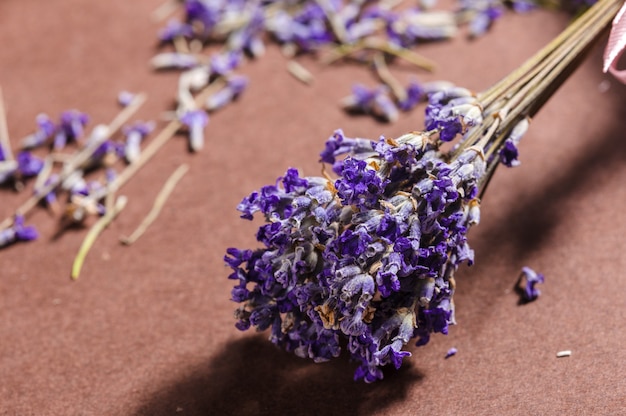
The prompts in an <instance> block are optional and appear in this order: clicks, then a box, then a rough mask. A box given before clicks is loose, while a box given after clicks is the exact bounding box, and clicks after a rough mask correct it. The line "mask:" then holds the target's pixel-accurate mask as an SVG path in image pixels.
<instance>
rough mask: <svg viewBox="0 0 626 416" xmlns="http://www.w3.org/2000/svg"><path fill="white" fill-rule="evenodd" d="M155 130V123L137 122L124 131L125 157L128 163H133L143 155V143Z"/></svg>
mask: <svg viewBox="0 0 626 416" xmlns="http://www.w3.org/2000/svg"><path fill="white" fill-rule="evenodd" d="M152 130H154V123H153V122H142V121H139V122H136V123H134V124H132V125H130V126H127V127H125V128H124V129H123V133H124V135H125V136H126V143H125V145H124V157H125V158H126V161H127V162H128V163H133V162H134V161H135V160H137V158H139V154H140V153H141V141H142V140H143V139H144V137H146V136H147V135H148V134H150V133H151V132H152Z"/></svg>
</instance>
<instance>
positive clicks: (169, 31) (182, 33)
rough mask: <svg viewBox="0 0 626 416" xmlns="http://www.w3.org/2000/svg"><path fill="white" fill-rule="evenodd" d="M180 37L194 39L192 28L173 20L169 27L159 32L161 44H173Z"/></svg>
mask: <svg viewBox="0 0 626 416" xmlns="http://www.w3.org/2000/svg"><path fill="white" fill-rule="evenodd" d="M178 37H183V38H191V37H193V29H192V27H191V26H190V25H189V24H187V23H181V22H179V21H176V20H173V19H172V20H170V21H168V22H167V25H166V26H165V27H164V28H163V29H161V31H160V32H159V40H160V41H161V42H172V41H174V39H175V38H178Z"/></svg>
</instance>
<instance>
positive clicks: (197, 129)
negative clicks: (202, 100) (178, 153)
mask: <svg viewBox="0 0 626 416" xmlns="http://www.w3.org/2000/svg"><path fill="white" fill-rule="evenodd" d="M180 122H181V123H183V124H184V125H185V126H187V128H188V129H189V147H190V149H191V150H192V151H193V152H197V151H199V150H201V149H202V147H204V128H205V127H206V125H207V124H209V116H208V115H207V113H206V112H205V111H203V110H190V111H187V112H186V113H184V114H183V115H182V116H181V117H180Z"/></svg>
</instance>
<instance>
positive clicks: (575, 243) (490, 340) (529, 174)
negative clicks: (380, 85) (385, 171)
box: [0, 0, 626, 415]
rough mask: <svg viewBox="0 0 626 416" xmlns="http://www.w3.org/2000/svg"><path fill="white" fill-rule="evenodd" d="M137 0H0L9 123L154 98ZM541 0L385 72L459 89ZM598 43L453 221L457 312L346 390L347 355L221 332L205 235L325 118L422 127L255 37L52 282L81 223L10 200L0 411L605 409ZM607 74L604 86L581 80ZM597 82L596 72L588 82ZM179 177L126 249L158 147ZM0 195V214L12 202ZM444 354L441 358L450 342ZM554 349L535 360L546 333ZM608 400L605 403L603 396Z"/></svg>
mask: <svg viewBox="0 0 626 416" xmlns="http://www.w3.org/2000/svg"><path fill="white" fill-rule="evenodd" d="M159 4H160V1H159V0H135V1H133V2H129V1H124V0H107V1H98V2H96V1H87V0H48V1H37V0H3V1H2V2H0V40H1V47H0V85H1V86H2V89H3V93H4V100H5V104H6V107H7V113H8V122H9V132H10V134H11V137H12V140H13V143H14V145H15V146H17V144H18V142H19V139H20V138H21V137H23V136H25V135H26V134H28V133H30V132H31V131H32V130H33V129H34V126H35V124H34V118H35V116H36V115H37V114H38V113H39V112H46V113H48V114H49V115H51V116H52V117H57V116H58V115H59V114H60V112H61V111H63V110H65V109H68V108H77V109H80V110H82V111H86V112H88V113H89V114H90V115H91V117H92V123H91V124H90V125H91V126H93V125H94V124H95V123H97V122H108V121H109V120H111V119H112V118H113V117H114V115H115V114H116V113H117V111H118V108H117V106H116V103H115V99H116V96H117V93H118V92H119V91H120V90H122V89H127V90H131V91H144V92H146V93H148V95H149V98H148V102H147V104H145V105H144V107H143V108H142V109H141V111H140V112H139V114H138V115H137V117H136V118H137V119H156V118H157V117H158V116H159V115H160V114H161V112H162V111H163V110H165V109H167V108H169V106H170V105H171V102H172V98H173V92H174V88H175V85H176V81H177V74H175V73H163V74H155V73H153V72H151V71H150V70H149V68H148V61H149V59H150V57H151V56H152V55H153V53H154V51H155V46H156V41H155V39H156V32H157V30H158V28H159V27H160V26H161V24H157V23H155V22H153V21H152V20H151V19H150V13H151V12H152V10H154V9H155V8H156V7H157V6H158V5H159ZM566 23H567V17H566V16H565V15H562V14H557V13H552V12H547V11H537V12H533V13H530V14H527V15H512V14H507V15H506V16H505V17H504V18H503V19H502V20H501V21H499V22H498V24H496V26H495V27H494V29H493V30H492V31H491V33H489V34H488V35H487V36H485V37H484V38H481V39H478V40H476V41H468V40H467V39H465V38H463V37H462V36H461V37H459V38H458V39H456V40H455V41H453V42H449V43H437V44H428V45H424V46H423V47H422V48H421V49H420V51H421V53H423V54H424V55H426V56H428V57H430V58H432V59H434V60H435V61H436V62H438V63H439V68H438V70H437V71H436V73H435V74H426V73H424V72H421V71H415V70H414V69H413V68H411V67H410V66H409V65H406V64H402V63H398V64H397V65H395V66H394V67H393V68H392V70H393V71H394V73H395V74H396V75H397V76H398V77H399V78H401V79H402V80H403V81H406V80H408V79H409V77H410V76H411V75H412V74H415V75H417V76H418V77H419V79H420V80H424V81H425V80H433V79H446V80H451V81H454V82H456V83H458V84H460V85H463V86H466V87H469V88H471V89H474V90H481V89H483V88H486V87H487V86H489V85H490V84H492V83H494V82H495V81H497V80H498V79H499V78H500V77H502V76H504V75H506V74H507V73H508V72H509V71H510V70H512V69H513V68H515V67H516V66H517V65H519V64H520V63H522V62H523V61H524V60H525V59H526V58H527V57H529V56H530V55H531V54H532V53H534V52H535V51H536V50H538V49H539V48H540V47H541V46H542V45H544V44H545V43H547V42H548V41H549V40H550V39H552V38H553V37H554V36H555V35H556V34H557V33H559V31H560V30H561V29H563V28H564V27H565V25H566ZM600 57H601V48H600V47H598V48H596V49H595V50H594V51H593V53H592V55H591V56H590V58H589V59H588V60H587V61H586V63H585V64H584V66H583V67H582V68H581V69H580V70H579V71H577V72H576V73H575V74H574V75H573V76H572V77H571V79H570V80H569V81H568V82H567V83H566V84H565V85H564V86H563V87H562V89H561V90H560V91H559V92H558V93H557V95H556V96H555V97H554V98H553V99H552V100H551V101H550V102H549V103H548V104H547V106H546V107H545V108H544V110H543V111H542V112H541V113H540V114H539V115H538V116H537V117H536V119H535V120H534V122H533V125H532V128H531V131H530V132H529V133H528V135H527V136H526V137H525V138H524V140H523V142H522V146H521V152H522V154H521V160H522V165H521V166H520V167H518V168H516V169H512V170H506V169H500V170H499V171H498V172H497V174H496V176H495V178H494V180H493V181H492V183H491V185H490V188H489V190H488V191H487V193H486V197H485V199H484V203H483V211H482V214H483V222H482V223H481V224H480V226H478V227H477V228H476V229H475V230H474V231H472V233H471V235H470V242H471V243H473V248H474V249H475V250H476V260H477V262H476V265H475V266H473V267H471V268H467V267H463V268H462V269H461V270H460V271H459V273H458V277H457V282H458V294H457V295H456V305H457V320H458V325H457V326H455V327H453V328H451V331H450V334H449V335H448V336H443V335H438V336H434V337H433V339H432V341H431V343H430V344H429V345H427V346H426V347H422V348H415V347H410V350H411V351H412V352H413V357H412V358H410V359H408V360H405V365H404V366H403V369H402V370H401V371H399V372H393V371H392V372H388V373H386V378H385V380H384V381H383V382H381V383H378V384H375V385H365V384H361V383H354V382H353V381H352V373H353V370H354V366H353V365H352V364H351V363H349V362H348V361H347V360H345V359H339V360H336V361H334V362H330V363H326V364H312V363H309V362H308V361H304V360H302V359H299V358H297V357H294V356H291V355H288V354H286V353H284V352H282V351H280V350H277V349H275V348H274V347H273V346H272V345H271V344H270V343H269V342H268V341H266V337H267V334H256V333H254V332H246V333H241V332H239V331H238V330H236V329H235V328H234V325H233V324H234V320H233V317H232V312H233V310H234V308H235V304H234V303H232V302H231V301H230V300H229V297H230V288H231V285H232V282H231V281H229V280H227V279H226V276H227V275H228V270H227V269H226V268H225V267H224V265H223V263H222V257H223V254H224V252H225V249H226V248H227V247H229V246H236V247H240V248H244V247H251V246H253V245H254V244H255V241H254V233H255V232H256V229H255V225H256V223H249V222H246V221H242V220H239V219H238V214H237V212H236V211H235V206H236V204H237V203H238V202H239V201H240V199H241V198H242V197H243V196H244V195H246V194H248V193H249V192H250V191H252V190H254V189H258V188H259V187H260V186H262V185H264V184H267V183H271V182H273V181H274V180H275V178H276V177H277V176H279V175H281V174H282V173H284V171H285V169H286V168H287V167H289V166H294V167H298V168H299V169H300V171H301V172H302V173H303V174H306V175H316V174H318V173H319V171H320V167H319V164H318V163H317V159H318V153H319V151H320V150H321V148H322V146H323V143H324V141H325V140H326V138H327V137H328V136H329V135H330V134H331V133H332V131H333V130H334V129H336V128H339V127H341V128H343V129H344V131H345V132H346V134H348V135H349V136H361V137H370V138H377V137H378V136H379V135H381V134H384V135H386V136H391V137H395V136H398V135H400V134H402V133H404V132H406V131H409V130H415V129H419V128H421V127H422V120H423V116H422V110H417V111H415V112H413V113H412V114H408V115H403V116H402V117H401V120H400V121H399V122H398V123H396V124H393V125H385V124H379V123H376V122H375V121H373V120H371V119H369V118H367V117H352V118H351V117H348V116H346V115H344V114H343V113H342V112H341V111H339V109H338V105H337V103H338V101H339V100H340V99H341V98H342V97H343V96H345V95H347V94H348V92H349V88H350V85H351V83H352V82H353V81H361V82H364V83H367V84H370V85H371V84H373V82H374V78H373V76H372V75H371V74H370V73H369V72H368V71H366V70H365V69H364V68H361V67H357V66H354V65H339V66H335V67H331V68H329V67H324V66H322V65H321V64H319V63H317V62H316V61H315V60H313V59H311V58H305V59H303V60H302V63H303V64H304V65H305V66H307V67H308V68H310V69H311V71H312V72H314V74H315V76H316V80H315V83H314V85H313V86H311V87H306V86H304V85H302V84H300V83H299V82H297V81H296V80H294V79H293V78H292V77H290V76H289V75H288V74H287V73H286V71H285V60H284V58H283V57H282V56H281V55H280V53H279V52H278V50H277V48H275V47H269V48H268V51H267V55H266V56H265V57H264V58H262V59H260V60H258V61H256V62H253V63H250V64H246V65H244V67H243V70H242V71H241V72H242V73H245V74H247V75H249V76H250V78H251V84H250V87H249V90H247V91H246V92H245V93H244V96H243V97H242V99H241V100H240V101H239V102H237V103H236V104H235V105H233V106H230V107H228V108H227V109H225V110H224V111H222V112H220V113H218V114H216V115H215V116H214V117H212V119H211V124H210V126H209V127H208V129H207V146H206V149H205V150H204V151H202V152H201V153H199V154H196V155H192V154H189V153H188V152H187V151H186V139H185V138H184V137H183V136H179V137H176V138H174V139H173V140H172V141H171V142H170V143H169V144H168V145H167V146H166V147H165V148H164V149H163V150H162V151H161V152H160V153H159V154H158V155H157V156H156V157H155V159H154V160H153V161H151V162H150V163H149V164H148V165H147V166H146V167H145V168H144V169H142V170H141V171H140V172H139V174H138V175H137V176H136V177H135V178H134V179H133V180H132V181H131V182H129V183H128V185H127V186H125V187H124V188H123V189H122V190H121V192H120V193H122V194H124V195H127V196H128V198H129V205H128V206H127V208H126V209H125V210H124V212H122V214H121V215H120V216H119V218H118V219H117V220H116V221H115V223H114V224H113V225H112V226H111V227H110V228H109V229H108V230H107V231H105V232H104V233H103V235H102V236H101V237H100V238H99V239H98V241H97V242H96V244H95V246H94V248H93V249H92V251H91V253H90V254H89V256H88V257H87V261H86V263H85V265H84V268H83V273H82V275H81V277H80V279H79V280H78V281H77V282H72V281H70V279H69V272H70V267H71V264H72V260H73V258H74V256H75V254H76V252H77V250H78V247H79V245H80V244H81V241H82V239H83V238H84V236H85V233H86V231H85V230H71V231H68V232H65V233H63V234H62V235H61V236H60V237H58V238H56V239H54V238H53V236H54V235H55V232H56V231H57V229H56V227H57V224H56V223H54V222H53V221H52V220H51V218H50V216H49V214H48V213H47V212H46V211H44V210H38V211H36V212H34V213H33V215H31V216H29V222H31V223H32V224H34V225H36V226H37V227H38V229H39V231H40V233H41V238H40V240H38V241H36V242H33V243H29V244H18V245H14V246H12V247H10V248H9V249H6V250H2V251H0V413H1V414H6V415H173V414H182V415H231V414H232V415H257V414H258V415H282V414H294V415H295V414H298V415H379V414H387V415H406V414H442V415H448V414H449V415H458V414H468V415H469V414H471V415H492V414H520V415H522V414H523V415H527V414H537V415H538V414H563V415H565V414H567V415H574V414H581V415H582V414H585V415H587V414H604V415H614V414H619V413H622V412H624V411H625V410H624V409H625V400H626V399H625V397H626V381H625V380H624V372H625V371H626V352H625V349H624V345H626V333H625V331H624V325H625V324H624V322H625V318H626V316H625V306H626V305H625V299H626V297H625V295H624V287H625V285H626V277H625V274H624V270H625V269H626V256H624V230H626V216H625V215H624V204H625V203H626V187H625V186H624V179H625V178H626V144H625V140H626V138H625V133H624V132H625V130H626V118H625V117H624V116H625V110H624V109H625V108H626V107H625V104H626V89H625V87H624V86H623V85H620V84H618V83H616V82H615V81H614V80H613V79H611V78H609V77H607V76H604V75H603V74H602V73H601V70H600V68H601V59H600ZM601 82H605V83H608V86H609V89H608V91H606V92H603V89H601V88H600V83H601ZM605 85H607V84H605ZM183 162H185V163H189V164H190V165H191V170H190V172H189V173H188V174H187V176H185V178H184V179H183V180H182V182H181V183H180V184H179V186H178V187H177V188H176V190H175V192H174V193H173V195H172V198H171V199H170V200H169V201H168V203H167V205H166V207H165V209H164V210H163V212H162V214H161V216H160V217H159V219H158V221H157V222H156V223H155V224H154V225H153V226H152V227H151V228H150V229H149V230H148V232H147V233H146V234H145V235H144V237H143V238H141V239H140V240H139V241H138V242H137V243H136V244H135V245H133V246H131V247H123V246H121V245H120V244H119V242H118V238H119V236H120V235H121V234H128V233H130V232H131V231H132V230H133V229H134V228H135V227H136V225H137V224H138V223H139V221H140V220H141V219H142V218H143V216H144V215H145V214H146V213H147V212H148V210H149V209H150V206H151V205H152V202H153V200H154V197H155V196H156V194H157V192H158V191H159V189H160V188H161V186H162V184H163V182H164V181H165V180H166V178H167V177H168V176H169V175H170V174H171V172H172V171H173V170H174V169H175V168H176V167H177V166H178V165H179V164H180V163H183ZM26 196H27V194H26V193H21V194H15V193H13V192H11V191H10V190H6V189H4V190H0V201H2V202H1V203H0V217H2V218H5V217H6V216H8V215H10V214H11V213H12V210H13V209H14V208H15V207H17V205H18V204H19V203H20V202H21V201H23V200H24V199H25V198H26ZM523 265H529V266H531V267H533V268H535V269H536V270H538V271H541V272H543V273H545V275H546V279H547V281H546V283H545V284H544V285H543V286H541V290H542V292H543V294H542V296H541V297H540V298H539V300H538V301H536V302H534V303H531V304H527V305H518V297H517V295H516V294H515V293H514V292H513V291H512V287H513V285H514V283H515V280H516V278H517V275H518V273H519V270H520V268H521V267H522V266H523ZM452 346H455V347H457V348H458V350H459V352H458V354H457V355H456V356H454V357H452V358H450V359H447V360H446V359H444V356H445V353H446V351H447V350H448V348H450V347H452ZM565 349H570V350H572V351H573V355H572V356H571V357H569V358H561V359H557V358H556V356H555V354H556V353H557V352H558V351H560V350H565ZM622 414H623V413H622Z"/></svg>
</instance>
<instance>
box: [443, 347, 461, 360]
mask: <svg viewBox="0 0 626 416" xmlns="http://www.w3.org/2000/svg"><path fill="white" fill-rule="evenodd" d="M457 352H458V350H457V349H456V348H454V347H452V348H450V349H449V350H448V352H446V356H445V358H446V359H448V358H450V357H452V356H453V355H456V353H457Z"/></svg>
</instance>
